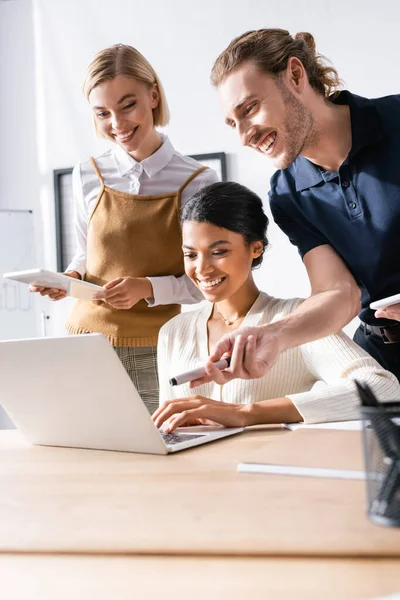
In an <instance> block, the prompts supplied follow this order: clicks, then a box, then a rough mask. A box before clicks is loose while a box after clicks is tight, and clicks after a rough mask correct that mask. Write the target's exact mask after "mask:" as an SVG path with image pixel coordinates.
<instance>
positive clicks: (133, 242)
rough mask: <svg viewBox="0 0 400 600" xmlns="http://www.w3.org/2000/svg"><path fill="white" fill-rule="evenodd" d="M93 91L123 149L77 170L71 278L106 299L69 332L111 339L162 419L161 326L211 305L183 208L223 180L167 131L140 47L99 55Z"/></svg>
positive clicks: (98, 117) (159, 92) (88, 306)
mask: <svg viewBox="0 0 400 600" xmlns="http://www.w3.org/2000/svg"><path fill="white" fill-rule="evenodd" d="M84 92H85V95H86V97H87V99H88V101H89V104H90V106H91V109H92V113H93V118H94V123H95V128H96V131H97V133H98V135H100V136H101V137H104V138H106V139H108V140H110V141H111V142H113V147H112V148H111V149H110V150H108V151H106V152H104V153H103V154H101V155H99V156H96V157H95V158H90V159H89V160H87V161H83V162H81V163H78V164H77V165H76V167H75V168H74V171H73V194H74V201H75V215H76V234H77V241H78V248H77V251H76V254H75V256H74V258H73V259H72V261H71V263H70V264H69V265H68V267H67V269H66V271H67V272H66V274H67V275H69V276H70V277H75V278H83V279H85V280H86V281H89V282H92V283H96V284H98V285H101V286H103V292H101V293H99V294H98V296H97V298H96V300H95V301H94V302H87V301H78V302H76V304H75V305H74V307H73V309H72V312H71V314H70V316H69V318H68V321H67V325H66V327H67V330H68V331H69V332H70V333H75V334H84V333H87V332H99V333H103V334H104V335H105V336H106V337H107V338H108V339H109V340H110V342H111V344H112V345H113V346H114V348H115V350H116V351H117V353H118V355H119V357H120V358H121V360H122V363H123V364H124V366H125V368H126V370H127V371H128V373H129V375H130V376H131V378H132V380H133V382H134V383H135V385H136V388H137V389H138V391H139V393H140V394H141V397H142V399H143V400H144V402H145V404H146V406H147V407H148V409H149V411H150V412H153V411H154V410H155V408H156V407H157V405H158V380H157V362H156V344H157V338H158V332H159V330H160V327H161V326H162V325H163V324H164V323H166V322H167V321H168V320H169V319H170V318H171V317H173V316H175V315H177V314H178V313H179V312H180V304H181V303H183V302H184V303H193V302H197V301H198V300H199V299H202V296H201V293H200V292H199V291H198V290H197V289H196V287H195V286H193V284H191V282H190V280H189V279H188V278H187V277H186V276H185V275H184V266H183V257H182V249H181V229H180V226H179V215H180V210H181V207H182V206H184V204H185V203H186V202H187V200H188V199H189V198H190V197H191V196H192V195H193V194H195V193H196V192H198V191H199V190H200V189H201V188H203V187H204V186H207V185H208V184H210V183H213V182H215V181H217V179H218V178H217V176H216V174H215V172H214V171H212V169H209V168H206V167H204V166H202V165H200V163H198V162H197V161H196V160H194V159H192V158H188V157H184V156H182V155H181V154H179V153H178V152H177V151H176V150H175V149H174V148H173V146H172V144H171V143H170V141H169V140H168V138H167V137H166V136H165V135H163V134H161V133H160V132H159V131H158V129H157V127H158V126H164V125H166V124H167V123H168V120H169V112H168V106H167V101H166V98H165V94H164V91H163V88H162V85H161V82H160V80H159V78H158V76H157V74H156V73H155V71H154V69H153V67H152V66H151V65H150V63H149V62H148V61H147V60H146V59H145V57H144V56H142V54H140V52H138V51H137V50H136V49H135V48H132V47H131V46H126V45H123V44H118V45H116V46H111V47H110V48H106V49H105V50H102V51H101V52H99V53H98V54H97V55H96V56H95V58H94V60H93V61H92V63H91V64H90V65H89V67H88V70H87V76H86V79H85V84H84ZM32 291H38V292H40V293H41V294H42V295H48V296H49V297H50V298H51V299H53V300H59V299H61V298H63V297H64V296H65V293H64V292H63V291H61V290H57V289H53V288H51V289H49V288H37V287H36V288H33V289H32Z"/></svg>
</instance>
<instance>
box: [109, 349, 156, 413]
mask: <svg viewBox="0 0 400 600" xmlns="http://www.w3.org/2000/svg"><path fill="white" fill-rule="evenodd" d="M114 350H115V352H116V353H117V354H118V357H119V359H120V361H121V362H122V364H123V366H124V367H125V370H126V372H127V373H128V375H129V377H130V378H131V379H132V381H133V383H134V385H135V388H136V389H137V391H138V393H139V395H140V397H141V399H142V400H143V402H144V404H145V405H146V408H147V410H148V411H149V413H150V414H151V415H152V414H153V412H154V411H155V410H156V409H157V408H158V401H159V398H158V396H159V385H158V373H157V346H143V347H141V346H138V347H136V348H123V347H117V348H114Z"/></svg>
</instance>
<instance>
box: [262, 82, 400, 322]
mask: <svg viewBox="0 0 400 600" xmlns="http://www.w3.org/2000/svg"><path fill="white" fill-rule="evenodd" d="M334 102H335V103H336V104H348V105H349V107H350V116H351V128H352V148H351V150H350V153H349V155H348V157H347V158H346V160H345V161H344V163H343V164H342V165H341V167H340V168H339V171H338V172H337V173H334V172H328V171H323V169H321V168H320V167H318V166H317V165H315V164H313V163H312V162H310V161H309V160H308V159H306V158H304V157H302V156H299V157H298V158H297V159H296V160H295V161H294V163H293V164H291V165H290V167H288V168H287V169H284V170H281V171H277V172H276V173H274V175H273V177H272V179H271V191H270V204H271V210H272V214H273V217H274V219H275V221H276V223H277V224H278V225H279V227H280V228H281V229H282V230H283V231H284V232H285V233H286V235H287V236H288V237H289V239H290V241H291V242H292V244H294V245H295V246H297V248H298V250H299V253H300V255H301V257H304V255H305V254H307V252H308V251H309V250H312V249H313V248H316V247H317V246H321V245H323V244H330V245H331V246H333V248H335V250H336V251H337V252H338V254H340V256H341V257H342V258H343V260H344V262H345V263H346V264H347V266H348V268H349V269H350V271H351V272H352V273H353V276H354V277H355V279H356V280H357V282H358V283H359V285H360V287H361V291H362V301H361V302H362V310H361V313H360V318H361V319H362V320H363V321H364V322H365V323H369V324H373V325H381V326H385V325H386V326H387V325H388V324H389V323H390V322H389V321H388V320H387V319H375V318H374V316H373V314H374V313H373V311H372V310H371V309H369V308H368V306H369V303H370V302H372V301H373V300H378V299H380V298H384V297H386V296H391V295H392V294H400V95H396V96H387V97H385V98H378V99H374V100H368V99H367V98H361V97H360V96H355V95H354V94H351V93H350V92H347V91H342V92H341V93H340V94H339V96H337V97H336V98H335V100H334ZM322 268H323V265H322Z"/></svg>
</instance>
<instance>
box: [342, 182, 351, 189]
mask: <svg viewBox="0 0 400 600" xmlns="http://www.w3.org/2000/svg"><path fill="white" fill-rule="evenodd" d="M349 185H350V183H349V182H348V181H342V186H343V187H344V188H348V187H349Z"/></svg>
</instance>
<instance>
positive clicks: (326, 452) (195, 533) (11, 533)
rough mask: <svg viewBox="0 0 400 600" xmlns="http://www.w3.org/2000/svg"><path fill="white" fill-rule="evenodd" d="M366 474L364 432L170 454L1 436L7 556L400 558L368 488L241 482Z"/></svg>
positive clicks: (271, 437)
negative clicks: (270, 470)
mask: <svg viewBox="0 0 400 600" xmlns="http://www.w3.org/2000/svg"><path fill="white" fill-rule="evenodd" d="M239 461H255V462H257V461H258V462H272V463H281V464H298V465H311V466H324V467H338V468H351V469H360V468H362V459H361V441H360V434H359V432H349V431H328V430H301V431H300V430H298V431H295V432H289V431H285V430H281V429H272V428H257V429H252V430H248V431H246V432H245V433H243V434H240V435H238V436H233V437H232V438H227V439H225V440H221V441H219V442H215V443H210V444H206V445H204V446H202V447H199V448H194V449H192V450H187V451H185V452H180V453H177V454H176V455H170V456H150V455H140V454H129V453H118V452H101V451H89V450H75V449H66V448H50V447H49V448H46V447H38V446H36V447H33V446H29V445H27V444H26V443H25V442H24V441H23V440H22V438H21V437H20V435H19V433H18V432H16V431H12V432H1V433H0V523H1V528H0V552H72V553H108V554H115V553H119V554H123V553H127V554H136V555H138V554H152V555H165V554H170V555H188V554H192V555H199V554H203V555H208V556H210V555H225V556H229V555H230V556H232V555H240V556H246V555H252V556H319V557H339V556H342V557H345V556H347V557H348V556H351V557H354V556H358V557H361V556H364V557H366V556H381V557H383V556H385V557H399V556H400V532H399V529H388V528H384V527H379V526H377V525H373V524H372V523H370V522H369V521H368V519H367V517H366V515H365V490H364V483H363V482H360V481H344V480H333V479H330V480H328V479H316V478H304V477H301V478H299V477H288V476H276V475H250V474H241V473H237V471H236V466H237V463H238V462H239Z"/></svg>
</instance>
